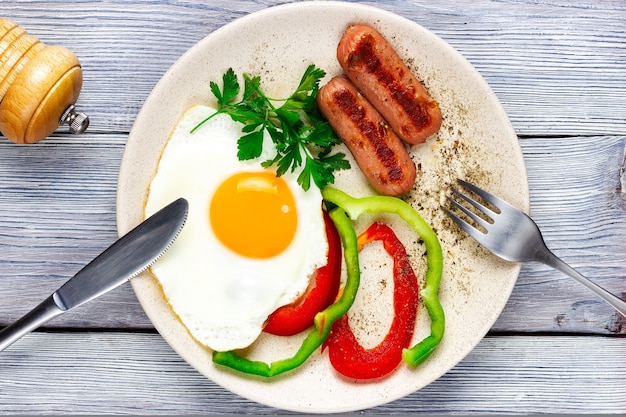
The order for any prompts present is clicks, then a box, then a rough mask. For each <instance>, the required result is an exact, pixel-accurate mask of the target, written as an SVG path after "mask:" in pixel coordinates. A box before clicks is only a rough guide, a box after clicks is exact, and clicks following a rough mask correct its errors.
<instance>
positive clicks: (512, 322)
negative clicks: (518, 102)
mask: <svg viewBox="0 0 626 417" xmlns="http://www.w3.org/2000/svg"><path fill="white" fill-rule="evenodd" d="M521 145H522V150H523V152H524V158H525V161H526V167H527V171H528V177H529V183H530V193H531V207H530V210H531V216H532V217H533V218H534V219H535V221H536V222H537V224H538V225H539V227H540V229H541V230H542V231H543V235H544V239H545V241H546V243H547V244H548V246H549V247H550V248H551V249H552V250H553V251H554V252H555V254H557V255H558V256H561V257H562V258H563V260H565V261H566V262H568V263H570V264H571V266H573V267H574V268H575V269H578V271H579V272H581V273H582V274H583V275H586V276H588V277H589V278H591V279H593V280H594V281H595V282H596V283H597V284H598V285H600V286H602V287H604V288H605V289H607V290H608V291H610V292H612V293H614V294H616V295H617V296H620V297H622V298H624V297H626V262H625V261H624V260H625V255H624V254H626V248H625V247H624V245H625V239H624V236H625V235H626V212H625V210H624V208H625V207H626V203H625V202H624V200H623V199H622V196H621V188H620V166H621V164H622V161H623V158H624V146H625V145H626V137H587V138H574V137H572V138H564V139H560V140H557V139H553V140H545V139H541V138H534V139H524V140H522V141H521ZM625 324H626V321H625V320H624V318H623V317H622V316H621V315H619V314H617V313H615V312H614V310H613V309H612V308H611V307H610V306H608V305H607V304H606V303H604V302H603V301H602V300H600V299H599V298H597V297H595V296H594V295H593V294H592V293H591V292H590V291H589V290H587V289H586V288H585V287H583V286H582V285H580V284H578V283H577V282H575V281H574V280H573V279H571V278H569V277H567V276H565V275H563V274H562V273H560V272H558V271H555V270H552V269H550V268H548V267H545V266H543V265H539V264H526V265H524V267H523V268H522V272H521V274H520V277H519V279H518V282H517V285H516V287H515V289H514V291H513V294H512V296H511V299H510V300H509V303H508V305H507V307H506V308H505V310H504V312H503V314H502V316H501V317H500V319H499V320H498V322H497V323H496V325H495V327H494V330H498V331H511V330H513V331H533V329H534V330H538V329H541V330H540V331H547V332H551V331H564V332H570V331H573V332H582V333H585V332H589V331H591V332H594V333H595V332H599V333H607V334H612V333H620V334H624V332H625V330H626V326H625Z"/></svg>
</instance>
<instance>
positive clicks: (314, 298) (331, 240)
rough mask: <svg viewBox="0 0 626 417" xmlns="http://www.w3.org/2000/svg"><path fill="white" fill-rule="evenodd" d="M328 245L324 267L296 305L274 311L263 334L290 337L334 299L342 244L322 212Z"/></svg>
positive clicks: (329, 219)
mask: <svg viewBox="0 0 626 417" xmlns="http://www.w3.org/2000/svg"><path fill="white" fill-rule="evenodd" d="M324 226H325V229H326V240H327V241H328V257H327V258H328V259H327V262H326V265H324V266H321V267H320V268H318V269H317V271H316V272H315V273H314V275H313V276H312V277H311V280H310V281H311V282H310V283H309V286H308V287H307V289H306V290H305V292H304V294H303V295H302V296H301V297H300V298H299V299H298V300H296V301H295V302H293V303H291V304H287V305H285V306H282V307H280V308H278V309H277V310H276V311H274V312H273V313H272V314H270V316H269V317H268V319H267V320H266V321H265V327H264V328H263V331H264V332H266V333H270V334H273V335H276V336H293V335H295V334H297V333H300V332H303V331H305V330H307V329H308V328H310V327H311V326H313V322H314V320H315V316H316V315H317V313H319V312H320V311H322V310H324V309H325V308H326V307H328V306H329V305H331V304H332V303H334V302H335V300H336V299H337V294H338V293H339V287H341V251H342V248H341V242H340V238H339V232H337V228H336V227H335V223H334V222H333V221H332V220H331V218H330V215H329V214H328V212H327V211H324Z"/></svg>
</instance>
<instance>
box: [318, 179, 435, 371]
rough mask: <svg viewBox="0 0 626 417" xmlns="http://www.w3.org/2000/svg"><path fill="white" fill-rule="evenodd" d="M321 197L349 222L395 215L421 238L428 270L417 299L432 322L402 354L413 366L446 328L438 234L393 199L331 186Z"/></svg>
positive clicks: (427, 354)
mask: <svg viewBox="0 0 626 417" xmlns="http://www.w3.org/2000/svg"><path fill="white" fill-rule="evenodd" d="M322 197H323V198H324V200H326V201H327V202H330V203H333V204H335V205H337V206H339V207H341V208H342V209H343V210H345V212H346V213H347V214H348V216H350V218H351V219H352V220H356V219H358V218H359V216H360V215H361V214H363V213H371V214H374V213H393V214H396V215H398V216H400V218H402V220H404V221H405V222H406V223H407V224H408V225H409V226H411V228H413V230H415V232H416V233H417V234H418V235H419V236H420V237H421V238H422V241H423V242H424V245H425V246H426V262H427V270H426V283H425V285H424V288H422V289H421V290H420V298H421V299H422V302H423V303H424V305H425V306H426V309H427V310H428V315H429V317H430V320H431V324H430V335H429V336H427V337H425V338H424V339H423V340H422V341H420V342H419V343H417V344H416V345H414V346H412V347H410V348H408V349H404V350H403V352H402V359H403V360H404V362H406V363H407V364H409V365H411V366H413V367H415V366H417V365H419V364H421V363H422V362H424V361H425V360H426V359H427V358H428V357H429V356H430V354H431V353H432V352H433V351H434V350H435V348H436V347H437V345H438V344H439V342H441V339H442V338H443V334H444V330H445V326H446V319H445V314H444V311H443V307H442V306H441V303H440V301H439V285H440V283H441V276H442V274H443V251H442V249H441V244H440V242H439V238H438V237H437V234H436V233H435V232H434V231H433V230H432V228H431V227H430V226H429V225H428V223H426V221H425V220H424V219H423V218H422V216H420V215H419V213H418V212H417V211H415V209H413V207H411V206H410V205H409V204H408V203H407V202H405V201H403V200H400V199H398V198H395V197H388V196H380V195H376V196H371V197H362V198H355V197H352V196H350V195H348V194H346V193H344V192H343V191H341V190H338V189H336V188H332V187H326V188H324V189H323V190H322Z"/></svg>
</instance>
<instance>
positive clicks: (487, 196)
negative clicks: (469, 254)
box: [442, 179, 506, 239]
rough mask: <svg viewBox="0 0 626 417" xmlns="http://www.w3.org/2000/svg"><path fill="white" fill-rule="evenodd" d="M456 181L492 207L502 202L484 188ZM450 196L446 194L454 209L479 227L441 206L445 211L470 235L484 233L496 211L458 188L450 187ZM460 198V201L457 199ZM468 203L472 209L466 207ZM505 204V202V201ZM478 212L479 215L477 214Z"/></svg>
mask: <svg viewBox="0 0 626 417" xmlns="http://www.w3.org/2000/svg"><path fill="white" fill-rule="evenodd" d="M457 181H458V183H459V184H460V185H461V186H462V187H463V188H465V189H467V190H469V191H471V192H472V193H473V194H475V195H476V196H478V197H480V198H482V199H483V200H485V201H486V202H488V203H490V204H491V205H493V206H494V207H496V209H497V206H498V205H500V204H502V203H504V201H503V200H501V199H500V198H498V197H496V196H495V195H493V194H491V193H488V192H486V191H485V190H483V189H481V188H478V187H477V186H475V185H473V184H470V183H468V182H467V181H464V180H461V179H459V180H457ZM451 189H452V194H453V195H452V196H448V198H447V201H448V202H449V203H450V204H451V205H452V206H454V207H455V208H456V209H458V210H459V211H461V212H462V213H463V214H464V215H465V216H467V217H468V218H469V219H471V220H472V221H473V222H474V223H475V224H476V225H478V226H479V228H476V227H474V225H472V224H470V223H469V222H467V221H465V220H464V219H462V218H461V217H459V216H458V215H457V214H455V213H454V212H453V211H451V210H449V209H448V208H446V207H442V208H443V210H444V211H445V213H446V214H447V215H448V216H449V217H450V218H451V219H452V220H453V221H454V222H455V223H456V224H457V225H458V226H459V227H461V229H463V230H464V231H465V232H467V233H468V234H469V235H470V236H472V237H474V238H475V239H477V238H478V237H480V235H484V234H485V233H486V231H487V228H488V227H489V225H491V224H493V220H494V219H495V217H496V216H498V214H499V213H498V211H494V210H492V209H491V208H489V207H486V206H485V205H484V204H482V203H480V202H478V201H477V200H476V199H474V198H472V197H470V196H469V195H467V194H465V193H463V192H461V191H460V190H459V189H457V188H455V187H452V188H451ZM454 196H456V197H458V199H455V198H453V197H454ZM459 200H460V201H459ZM464 202H465V203H468V204H469V205H470V206H471V207H473V208H474V210H471V209H470V208H469V207H468V204H464ZM505 204H506V203H505ZM479 214H480V215H479Z"/></svg>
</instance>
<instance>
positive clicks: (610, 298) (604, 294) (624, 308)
mask: <svg viewBox="0 0 626 417" xmlns="http://www.w3.org/2000/svg"><path fill="white" fill-rule="evenodd" d="M539 255H540V257H539V259H538V260H539V261H540V262H542V263H544V264H546V265H548V266H551V267H553V268H555V269H557V270H559V271H561V272H563V273H564V274H566V275H569V276H570V277H572V278H574V279H575V280H576V281H578V282H580V283H581V284H583V285H584V286H585V287H587V288H589V289H590V290H591V291H593V292H594V293H595V294H596V295H597V296H598V297H600V298H602V299H603V300H604V301H606V302H607V303H609V304H610V305H611V306H613V308H615V310H617V311H618V312H619V313H621V314H622V316H624V317H626V301H624V300H622V299H621V298H619V297H617V296H615V295H613V294H611V293H610V292H608V291H607V290H605V289H604V288H602V287H601V286H599V285H598V284H596V283H594V282H592V281H590V280H589V279H588V278H586V277H584V276H583V275H582V274H581V273H580V272H578V271H576V270H575V269H574V268H572V267H571V266H569V265H568V264H566V263H565V262H563V260H561V259H560V258H559V257H557V256H556V255H555V254H553V253H552V252H551V251H550V250H549V249H548V248H545V250H543V251H541V253H540V254H539Z"/></svg>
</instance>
